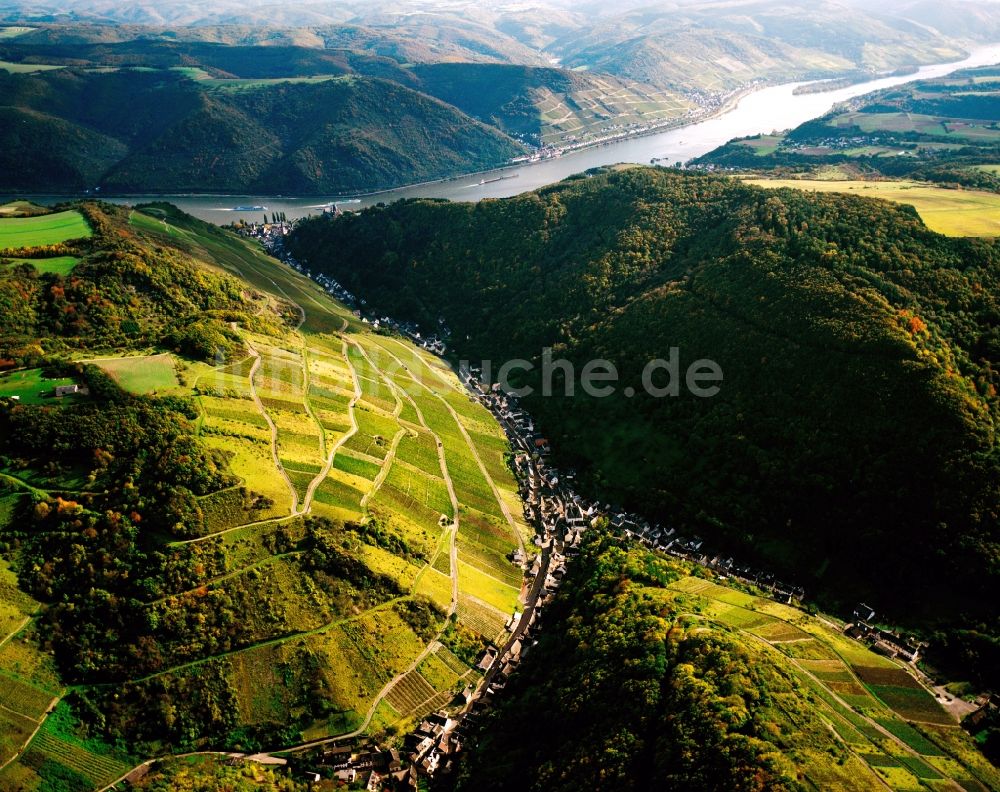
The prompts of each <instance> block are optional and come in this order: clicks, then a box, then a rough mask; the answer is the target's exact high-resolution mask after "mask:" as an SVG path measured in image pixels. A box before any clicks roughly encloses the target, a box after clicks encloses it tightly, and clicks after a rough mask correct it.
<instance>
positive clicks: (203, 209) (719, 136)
mask: <svg viewBox="0 0 1000 792" xmlns="http://www.w3.org/2000/svg"><path fill="white" fill-rule="evenodd" d="M996 63H1000V44H990V45H987V46H983V47H979V48H977V49H975V50H974V51H973V52H972V54H971V55H970V56H969V57H968V58H966V59H965V60H963V61H958V62H954V63H942V64H936V65H933V66H924V67H922V68H921V69H920V70H919V71H917V72H914V73H913V74H909V75H906V76H903V77H886V78H882V79H877V80H871V81H869V82H865V83H859V84H857V85H852V86H850V87H848V88H841V89H838V90H835V91H828V92H824V93H805V94H798V95H796V94H795V89H796V88H797V87H798V86H800V85H804V84H805V83H786V84H784V85H776V86H773V87H771V88H764V89H762V90H759V91H754V92H752V93H749V94H747V95H746V96H744V97H743V98H742V99H741V100H740V101H739V102H738V103H737V104H736V105H735V106H734V107H733V108H731V109H730V110H728V111H726V112H724V113H721V114H720V115H718V116H716V117H714V118H710V119H708V120H706V121H701V122H698V123H695V124H689V125H688V126H684V127H680V128H677V129H672V130H670V131H667V132H660V133H656V134H650V135H646V136H643V137H634V138H630V139H626V140H622V141H619V142H616V143H608V144H606V145H602V146H596V147H594V148H589V149H584V150H581V151H576V152H573V153H571V154H566V155H564V156H562V157H559V158H556V159H550V160H544V161H541V162H536V163H530V164H524V165H520V166H517V167H510V168H503V169H500V170H497V171H490V172H488V173H480V174H476V175H474V176H466V177H460V178H456V179H450V180H447V181H440V182H430V183H427V184H418V185H413V186H410V187H401V188H399V189H396V190H388V191H385V192H381V193H377V194H374V195H370V196H366V197H362V198H360V199H359V200H356V201H354V202H353V203H351V204H348V203H344V204H343V205H344V207H345V208H361V207H364V206H370V205H373V204H375V203H378V202H380V201H384V202H386V203H390V202H392V201H396V200H399V199H401V198H447V199H449V200H452V201H478V200H481V199H483V198H505V197H508V196H511V195H516V194H518V193H522V192H527V191H528V190H534V189H537V188H539V187H544V186H545V185H548V184H553V183H555V182H558V181H561V180H562V179H565V178H566V177H567V176H572V175H573V174H575V173H580V172H582V171H585V170H587V169H588V168H594V167H597V166H600V165H614V164H617V163H620V162H634V163H645V164H648V163H649V162H650V161H651V160H652V159H654V158H656V159H659V160H664V161H665V162H666V163H667V164H673V163H675V162H678V161H686V160H689V159H692V158H694V157H699V156H701V155H702V154H707V153H708V152H709V151H711V150H712V149H714V148H717V147H718V146H721V145H722V144H723V143H726V142H728V141H729V140H732V139H733V138H734V137H745V136H748V135H755V134H757V133H765V134H766V133H769V132H771V131H774V130H785V129H791V128H793V127H796V126H798V125H799V124H803V123H805V122H806V121H810V120H812V119H813V118H817V117H819V116H821V115H823V114H824V113H826V112H827V111H829V110H830V109H831V108H832V107H833V106H834V105H835V104H837V103H838V102H843V101H845V100H847V99H852V98H854V97H856V96H861V95H862V94H866V93H870V92H871V91H876V90H879V89H881V88H889V87H891V86H894V85H902V84H904V83H908V82H913V81H914V80H920V79H927V78H931V77H943V76H944V75H947V74H950V73H951V72H953V71H957V70H958V69H963V68H970V67H973V66H987V65H992V64H996ZM501 176H502V177H505V178H503V180H501V181H493V182H491V183H488V184H484V183H482V182H483V181H486V180H490V179H496V178H498V177H501ZM510 177H514V178H510ZM31 197H32V198H33V200H36V201H39V202H42V203H44V202H52V201H54V200H65V196H63V197H61V198H58V199H56V198H53V197H51V196H31ZM346 197H349V196H346ZM103 198H104V199H105V200H108V201H113V202H115V203H130V204H136V203H143V202H146V201H154V200H160V201H164V200H165V201H170V202H171V203H174V204H176V205H177V206H178V207H180V208H181V209H183V210H184V211H185V212H188V213H189V214H192V215H194V216H196V217H200V218H201V219H203V220H207V221H209V222H212V223H218V224H220V225H225V224H227V223H231V222H233V221H235V220H237V219H240V218H242V219H244V220H259V219H261V218H262V217H263V212H262V211H253V212H236V211H234V210H233V207H236V206H257V205H261V206H266V207H267V210H268V212H269V213H270V212H284V213H285V214H286V215H287V216H288V219H289V220H292V219H296V218H299V217H303V216H305V215H309V214H314V213H316V212H319V211H321V210H322V207H323V205H324V204H325V203H327V202H333V201H337V200H341V199H343V198H345V196H338V195H331V196H329V197H324V198H315V197H313V198H308V199H299V198H289V197H281V196H273V195H248V196H211V195H166V196H164V195H160V196H150V195H132V196H128V197H122V198H118V197H112V196H107V195H105V196H103Z"/></svg>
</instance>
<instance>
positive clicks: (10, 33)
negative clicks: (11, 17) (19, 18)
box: [0, 25, 35, 39]
mask: <svg viewBox="0 0 1000 792" xmlns="http://www.w3.org/2000/svg"><path fill="white" fill-rule="evenodd" d="M34 29H35V28H30V27H23V26H19V25H10V26H7V27H0V39H12V38H17V37H18V36H23V35H24V34H25V33H30V32H31V31H32V30H34Z"/></svg>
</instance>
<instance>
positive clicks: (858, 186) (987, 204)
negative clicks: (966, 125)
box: [744, 178, 1000, 237]
mask: <svg viewBox="0 0 1000 792" xmlns="http://www.w3.org/2000/svg"><path fill="white" fill-rule="evenodd" d="M744 181H746V182H747V183H748V184H756V185H759V186H761V187H767V188H772V189H778V188H780V187H791V188H793V189H796V190H815V191H816V192H840V193H848V194H851V195H861V196H864V197H866V198H883V199H885V200H887V201H894V202H896V203H903V204H909V205H910V206H912V207H913V208H914V209H916V210H917V213H918V214H919V215H920V217H921V218H922V219H923V221H924V223H926V224H927V227H928V228H930V229H932V230H934V231H937V232H938V233H939V234H945V235H947V236H962V237H965V236H970V237H972V236H975V237H995V236H1000V195H998V194H997V193H989V192H980V191H978V190H951V189H945V188H943V187H934V186H931V185H928V184H922V183H919V182H912V181H880V182H872V181H824V180H817V179H760V178H754V179H744Z"/></svg>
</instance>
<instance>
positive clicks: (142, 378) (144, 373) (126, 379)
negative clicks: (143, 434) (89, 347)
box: [82, 353, 180, 393]
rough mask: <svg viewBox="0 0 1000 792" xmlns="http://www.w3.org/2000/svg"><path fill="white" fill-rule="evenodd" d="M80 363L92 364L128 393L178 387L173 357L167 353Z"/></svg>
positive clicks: (150, 391)
mask: <svg viewBox="0 0 1000 792" xmlns="http://www.w3.org/2000/svg"><path fill="white" fill-rule="evenodd" d="M82 362H85V363H93V364H94V365H95V366H97V367H98V368H100V369H101V370H103V371H104V372H106V373H107V374H109V375H110V376H111V378H112V379H113V380H114V381H115V382H117V383H118V384H119V385H120V386H121V387H122V388H124V389H125V390H127V391H128V392H129V393H163V392H164V391H169V390H172V389H174V388H177V387H179V385H180V383H179V382H178V381H177V373H176V371H175V367H174V357H173V355H170V354H168V353H162V354H159V355H145V356H129V357H120V358H100V359H96V360H86V361H82Z"/></svg>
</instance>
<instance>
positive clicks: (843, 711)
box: [649, 577, 1000, 792]
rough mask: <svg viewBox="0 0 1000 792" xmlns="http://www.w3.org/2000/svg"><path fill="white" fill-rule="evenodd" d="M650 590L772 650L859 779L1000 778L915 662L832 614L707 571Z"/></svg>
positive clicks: (870, 782) (817, 776)
mask: <svg viewBox="0 0 1000 792" xmlns="http://www.w3.org/2000/svg"><path fill="white" fill-rule="evenodd" d="M649 591H650V594H651V596H656V597H665V598H667V599H670V600H671V601H672V603H673V604H674V606H680V607H681V608H682V610H683V612H684V617H683V618H684V620H685V621H686V623H688V624H689V625H691V626H692V627H696V626H697V625H698V624H699V623H706V622H708V623H714V624H716V625H718V626H720V627H722V628H723V629H726V630H729V631H731V632H732V633H733V634H734V635H736V636H738V637H739V639H740V640H741V642H742V643H743V645H744V646H745V647H746V648H747V649H748V650H749V651H765V652H768V653H770V656H771V659H772V661H774V662H776V663H778V665H779V666H780V667H781V668H782V669H783V670H784V671H785V672H786V673H788V674H789V675H791V676H792V677H794V678H795V679H796V681H797V683H798V684H799V685H800V686H801V687H802V688H803V689H804V690H805V691H807V693H806V695H807V701H809V702H810V705H811V706H813V707H815V708H816V710H817V711H818V713H819V714H820V716H821V717H822V719H823V720H824V721H825V722H826V723H827V724H828V725H829V727H830V728H831V729H833V730H834V731H835V732H836V733H837V734H838V735H839V736H840V738H841V739H842V740H843V743H844V745H845V746H846V747H847V748H848V749H849V751H850V759H849V761H850V762H851V766H852V767H853V768H855V769H854V771H853V773H852V774H853V775H855V776H856V777H857V779H858V784H859V786H858V787H857V788H859V789H865V788H877V787H879V786H883V787H884V786H885V785H887V786H888V787H889V788H891V789H893V790H900V792H902V791H903V790H910V789H912V790H919V789H927V788H928V785H927V784H926V783H925V782H928V781H931V782H933V781H940V782H942V783H945V780H946V779H951V781H952V782H953V783H954V782H957V783H958V784H959V785H960V786H961V787H963V788H965V789H982V788H993V787H995V785H996V784H997V783H998V782H1000V773H997V772H996V770H995V769H991V768H989V766H988V765H987V764H986V763H985V762H980V763H977V762H974V761H971V762H970V756H974V755H975V754H974V752H975V749H974V748H973V747H972V746H971V744H970V742H969V741H970V738H969V737H968V735H967V734H966V733H965V732H963V731H962V730H961V729H960V728H959V727H958V724H957V723H956V722H955V721H954V719H953V718H952V717H951V716H950V715H949V714H948V713H947V712H946V711H945V710H944V709H943V708H942V707H941V705H940V704H938V702H937V701H936V699H935V698H934V695H933V694H932V693H930V692H929V691H928V689H927V688H925V687H924V685H923V683H921V682H920V681H919V680H918V678H917V677H916V675H915V672H914V671H913V670H912V669H910V668H909V667H907V666H906V665H904V664H903V663H900V662H897V661H894V660H890V659H888V658H886V657H883V656H881V655H877V654H874V653H873V652H872V651H870V650H869V649H867V648H866V647H865V646H864V645H863V644H861V643H858V642H857V641H854V640H852V639H850V638H848V637H847V636H845V635H844V634H843V633H841V632H840V630H838V629H836V628H835V627H834V626H832V624H831V623H830V622H829V621H827V620H825V619H823V618H817V617H812V616H809V615H808V614H806V613H805V612H803V611H801V610H798V609H797V608H794V607H791V606H789V605H785V604H782V603H779V602H775V601H774V600H772V599H770V598H767V597H763V596H758V595H755V594H752V593H748V592H745V591H740V590H737V589H735V588H730V587H728V586H724V585H720V584H718V583H714V582H712V581H709V580H705V579H703V578H700V577H684V578H681V579H680V580H678V581H675V582H674V583H672V584H670V586H669V587H668V588H667V589H666V590H664V589H651V590H649ZM945 738H946V739H945ZM817 759H818V760H819V761H817V762H816V763H815V764H813V763H811V762H809V761H806V762H805V765H806V774H807V776H808V778H809V781H810V782H811V784H812V785H813V786H815V787H817V788H820V789H823V788H826V787H825V786H824V776H823V760H822V758H821V757H817ZM931 788H934V789H937V788H938V787H937V786H931ZM941 788H944V787H941Z"/></svg>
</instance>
